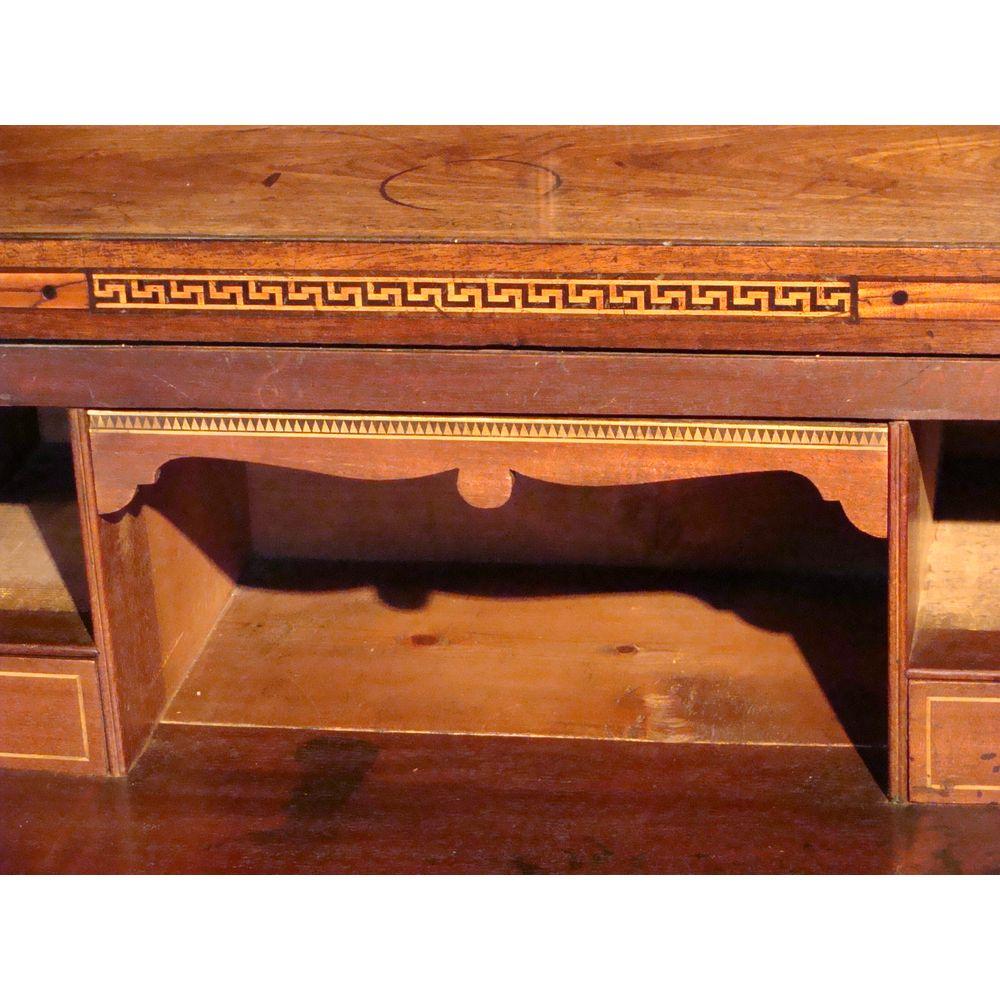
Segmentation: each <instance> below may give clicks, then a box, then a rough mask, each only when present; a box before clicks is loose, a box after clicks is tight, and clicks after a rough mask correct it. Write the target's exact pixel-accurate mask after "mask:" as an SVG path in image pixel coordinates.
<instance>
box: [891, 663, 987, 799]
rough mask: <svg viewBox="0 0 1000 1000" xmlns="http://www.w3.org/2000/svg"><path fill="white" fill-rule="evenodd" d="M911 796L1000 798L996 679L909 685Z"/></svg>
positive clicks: (920, 797)
mask: <svg viewBox="0 0 1000 1000" xmlns="http://www.w3.org/2000/svg"><path fill="white" fill-rule="evenodd" d="M910 798H911V799H912V800H913V801H914V802H1000V683H993V682H982V683H979V682H977V683H971V682H970V683H966V682H954V683H952V682H946V683H942V682H937V681H913V682H911V683H910Z"/></svg>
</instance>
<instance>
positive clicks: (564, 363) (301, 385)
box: [0, 344, 1000, 420]
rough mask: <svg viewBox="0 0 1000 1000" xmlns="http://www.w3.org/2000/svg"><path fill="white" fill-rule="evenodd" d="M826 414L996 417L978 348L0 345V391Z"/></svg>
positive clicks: (442, 407) (291, 402)
mask: <svg viewBox="0 0 1000 1000" xmlns="http://www.w3.org/2000/svg"><path fill="white" fill-rule="evenodd" d="M28 403H31V404H34V405H42V406H70V407H94V406H97V405H100V406H102V407H128V408H143V409H146V408H165V409H170V408H178V407H181V408H186V409H258V410H271V409H274V408H275V406H276V405H277V406H280V407H281V408H282V409H286V410H350V411H355V412H378V411H388V412H397V413H431V414H434V413H436V414H448V413H478V414H483V413H503V414H507V415H510V414H546V415H548V414H552V415H560V416H591V417H593V416H637V417H638V416H657V417H662V416H665V415H669V416H676V417H710V418H711V417H718V416H719V415H720V414H725V416H726V417H727V418H734V417H735V418H741V417H760V418H764V419H784V418H794V419H818V420H838V419H846V420H887V419H889V420H892V419H913V420H945V419H952V420H960V419H967V420H968V419H972V420H989V419H994V420H996V419H1000V364H998V363H997V362H996V361H995V360H994V359H981V358H880V357H815V356H802V355H793V356H774V355H759V354H754V355H734V354H729V355H720V354H713V355H704V356H701V355H694V354H657V353H652V352H634V353H625V352H603V353H602V352H592V353H591V352H582V351H471V350H470V351H450V350H421V351H413V350H410V351H407V350H368V349H353V348H343V349H338V350H316V349H308V348H266V347H225V348H222V347H200V346H194V345H173V346H165V345H153V344H145V345H141V346H138V345H137V346H123V345H116V346H112V345H108V346H102V347H98V346H94V345H70V344H58V345H56V344H51V345H42V344H18V345H11V344H8V345H4V346H0V405H4V406H8V405H19V404H20V405H23V404H28Z"/></svg>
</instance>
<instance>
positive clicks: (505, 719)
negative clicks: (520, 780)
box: [164, 559, 885, 746]
mask: <svg viewBox="0 0 1000 1000" xmlns="http://www.w3.org/2000/svg"><path fill="white" fill-rule="evenodd" d="M884 610H885V603H884V584H880V583H878V582H877V581H876V582H860V583H859V582H856V581H848V580H840V581H836V582H834V581H831V580H830V579H810V578H794V577H781V576H769V577H754V576H751V575H746V574H744V575H740V576H735V575H727V576H725V577H712V576H706V575H698V574H676V573H674V574H671V573H666V572H664V571H658V570H651V569H627V568H614V567H562V568H558V567H551V566H549V567H545V566H468V565H461V566H460V565H433V564H424V565H420V564H400V563H397V564H391V563H390V564H381V565H378V564H367V565H366V564H359V563H339V564H338V563H308V562H281V561H273V560H261V559H255V560H253V561H252V562H251V563H250V565H249V566H248V568H247V570H246V571H245V572H244V573H243V575H242V576H241V578H240V579H239V581H238V585H237V586H236V588H235V590H234V592H233V595H232V597H231V599H230V601H229V603H228V604H227V605H226V606H225V608H224V609H223V611H222V614H221V616H220V618H219V620H218V622H217V623H216V625H215V627H214V629H212V631H211V633H210V634H209V636H208V639H207V642H206V644H205V646H204V648H203V650H202V651H201V653H200V655H199V656H198V657H197V659H196V661H195V663H194V665H193V667H192V669H191V671H190V672H189V673H188V675H187V677H186V678H185V679H184V681H183V683H182V684H181V686H180V689H179V691H178V693H177V695H176V697H175V698H174V700H173V702H172V704H171V705H170V706H169V707H168V709H167V712H166V714H165V716H164V719H165V721H167V722H175V723H177V722H182V723H183V722H186V723H203V724H218V725H254V726H289V727H310V728H330V729H357V730H381V731H435V732H451V733H469V734H487V733H489V734H523V735H545V736H562V737H590V738H614V739H635V740H655V741H662V742H683V743H698V742H704V743H767V744H771V743H776V744H783V743H788V744H808V745H812V744H819V745H845V744H851V743H854V744H855V745H859V746H878V745H883V744H884V742H885V718H884V712H880V711H879V710H877V709H876V710H875V711H873V706H882V705H884V704H885V653H884V643H885V625H884Z"/></svg>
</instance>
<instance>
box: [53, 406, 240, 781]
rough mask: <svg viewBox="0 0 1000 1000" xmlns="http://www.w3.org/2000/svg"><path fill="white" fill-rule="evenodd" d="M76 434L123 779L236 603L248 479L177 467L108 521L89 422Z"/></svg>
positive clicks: (224, 471)
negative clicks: (99, 495) (223, 613)
mask: <svg viewBox="0 0 1000 1000" xmlns="http://www.w3.org/2000/svg"><path fill="white" fill-rule="evenodd" d="M73 428H74V436H75V438H76V442H75V447H76V449H77V475H78V477H79V479H80V481H81V484H82V485H81V506H82V510H83V523H84V537H85V541H86V544H87V550H88V559H89V560H90V563H91V566H92V583H91V586H92V599H93V605H94V624H95V629H96V632H97V637H98V645H99V647H100V648H101V654H102V655H101V665H102V670H103V677H104V689H105V691H106V692H107V694H108V696H107V699H106V701H107V709H106V710H107V716H108V718H109V720H111V723H110V725H109V730H110V732H111V748H112V768H113V770H114V771H115V772H116V773H121V772H123V771H124V770H126V769H127V768H128V766H129V765H130V764H131V763H132V762H133V761H134V760H135V759H136V758H137V757H138V755H139V754H140V753H141V751H142V748H143V746H144V745H145V742H146V740H147V739H148V737H149V734H150V732H151V731H152V729H153V727H154V726H155V725H156V722H157V721H158V720H159V718H160V715H161V713H162V711H163V708H164V706H165V705H166V703H167V700H168V699H169V697H170V695H171V694H172V693H173V692H174V690H175V689H176V687H177V685H178V684H179V683H180V681H181V679H182V677H183V676H184V675H185V674H186V673H187V670H188V668H189V667H190V665H191V661H192V659H193V657H194V656H195V654H196V653H197V652H198V650H199V649H200V647H201V644H202V642H203V641H204V638H205V636H206V635H207V633H208V630H209V629H210V628H211V627H212V625H214V623H215V619H216V617H217V616H218V613H219V611H220V609H221V607H222V606H223V605H224V604H225V602H226V601H227V600H228V598H229V594H230V592H231V590H232V582H233V578H234V577H235V576H236V574H237V573H238V571H239V567H240V565H241V563H242V559H243V549H244V546H245V545H246V544H247V542H248V540H249V532H248V528H247V527H246V525H247V520H246V517H247V515H246V489H245V477H244V472H243V469H242V467H241V466H239V465H236V464H227V463H214V462H204V463H197V464H192V465H188V466H182V467H175V468H173V469H170V470H168V471H167V473H165V474H164V476H163V477H162V481H161V483H159V484H158V485H157V486H156V487H155V488H154V489H153V490H151V491H150V494H149V495H148V496H147V497H146V498H145V500H146V501H147V502H145V503H136V504H135V505H133V507H131V508H129V509H128V510H126V511H124V512H122V513H121V514H120V515H119V516H118V517H117V518H115V519H113V520H109V519H105V518H102V517H100V515H99V514H98V513H97V508H96V505H95V495H94V480H93V464H92V456H91V454H90V448H89V440H88V439H87V434H86V429H85V425H84V421H83V415H82V414H79V413H74V415H73Z"/></svg>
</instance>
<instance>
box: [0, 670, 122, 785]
mask: <svg viewBox="0 0 1000 1000" xmlns="http://www.w3.org/2000/svg"><path fill="white" fill-rule="evenodd" d="M0 767H3V768H28V769H34V770H49V771H69V772H72V773H76V774H105V773H106V772H107V752H106V749H105V745H104V725H103V713H102V711H101V700H100V695H99V691H98V684H97V666H96V663H95V662H94V660H92V659H79V660H76V659H51V658H46V657H12V656H4V657H0Z"/></svg>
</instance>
